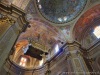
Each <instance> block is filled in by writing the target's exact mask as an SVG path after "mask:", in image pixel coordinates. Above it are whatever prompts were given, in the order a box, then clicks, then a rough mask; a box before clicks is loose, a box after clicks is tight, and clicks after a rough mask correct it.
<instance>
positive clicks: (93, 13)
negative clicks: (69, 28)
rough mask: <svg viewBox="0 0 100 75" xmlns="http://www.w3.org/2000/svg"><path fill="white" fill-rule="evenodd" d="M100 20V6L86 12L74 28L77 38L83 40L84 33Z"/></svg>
mask: <svg viewBox="0 0 100 75" xmlns="http://www.w3.org/2000/svg"><path fill="white" fill-rule="evenodd" d="M99 18H100V4H99V5H96V6H94V7H92V8H91V9H89V10H88V11H87V12H85V13H84V14H83V15H82V16H81V17H80V19H79V20H78V21H77V23H76V25H75V27H74V31H73V32H74V33H75V38H76V39H79V38H81V36H82V35H81V34H82V33H83V31H84V30H85V29H86V28H87V27H88V26H89V25H90V24H91V23H94V22H95V21H96V20H97V19H99Z"/></svg>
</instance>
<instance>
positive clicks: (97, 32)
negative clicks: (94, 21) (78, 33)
mask: <svg viewBox="0 0 100 75" xmlns="http://www.w3.org/2000/svg"><path fill="white" fill-rule="evenodd" d="M93 34H94V35H95V36H96V37H97V38H98V39H99V38H100V26H97V27H96V28H95V29H94V32H93Z"/></svg>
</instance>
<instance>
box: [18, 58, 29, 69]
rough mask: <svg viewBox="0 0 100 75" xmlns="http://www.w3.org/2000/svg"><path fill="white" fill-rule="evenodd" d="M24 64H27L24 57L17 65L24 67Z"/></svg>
mask: <svg viewBox="0 0 100 75" xmlns="http://www.w3.org/2000/svg"><path fill="white" fill-rule="evenodd" d="M26 62H27V59H26V58H25V57H21V60H20V63H19V65H20V66H23V67H25V65H26Z"/></svg>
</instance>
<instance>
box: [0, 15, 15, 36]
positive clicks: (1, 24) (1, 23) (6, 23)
mask: <svg viewBox="0 0 100 75" xmlns="http://www.w3.org/2000/svg"><path fill="white" fill-rule="evenodd" d="M12 24H14V20H12V19H11V18H8V17H6V16H2V17H0V37H2V36H3V34H4V33H5V32H6V31H7V29H9V28H10V26H11V25H12Z"/></svg>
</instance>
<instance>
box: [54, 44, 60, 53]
mask: <svg viewBox="0 0 100 75" xmlns="http://www.w3.org/2000/svg"><path fill="white" fill-rule="evenodd" d="M55 51H56V53H57V52H58V51H59V46H58V45H56V47H55Z"/></svg>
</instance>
